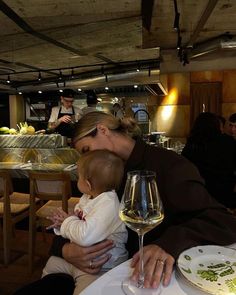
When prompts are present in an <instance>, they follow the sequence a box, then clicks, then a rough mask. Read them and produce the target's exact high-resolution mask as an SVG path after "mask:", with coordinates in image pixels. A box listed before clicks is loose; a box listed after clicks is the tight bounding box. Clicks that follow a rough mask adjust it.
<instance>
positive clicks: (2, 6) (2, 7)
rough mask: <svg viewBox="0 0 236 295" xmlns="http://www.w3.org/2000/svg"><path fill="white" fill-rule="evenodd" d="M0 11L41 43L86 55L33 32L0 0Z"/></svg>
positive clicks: (97, 56) (100, 57) (106, 59)
mask: <svg viewBox="0 0 236 295" xmlns="http://www.w3.org/2000/svg"><path fill="white" fill-rule="evenodd" d="M0 10H1V11H2V12H3V13H4V14H5V15H6V16H7V17H8V18H10V19H11V20H12V21H13V22H14V23H15V24H17V25H18V27H20V28H21V29H22V30H23V31H24V32H26V33H28V34H30V35H32V36H34V37H36V38H39V39H41V40H43V41H46V42H48V43H50V44H53V45H55V46H57V47H60V48H63V49H65V50H67V51H69V52H72V53H75V54H77V55H80V56H84V55H87V53H86V52H85V51H84V50H81V49H75V48H73V47H71V46H68V45H66V44H64V43H62V42H59V41H57V40H55V39H53V38H51V37H49V36H47V35H45V34H42V33H40V32H37V31H35V30H34V29H33V28H32V27H31V26H30V25H29V24H28V23H27V22H25V21H24V20H23V19H22V18H21V17H20V16H19V15H18V14H16V13H15V12H14V11H13V10H12V9H11V8H10V7H9V6H8V5H7V4H6V3H5V2H4V1H2V0H0ZM94 56H95V57H96V58H99V59H100V60H102V61H106V62H111V63H114V62H113V61H112V60H111V59H109V58H106V57H104V56H103V55H100V54H97V55H94Z"/></svg>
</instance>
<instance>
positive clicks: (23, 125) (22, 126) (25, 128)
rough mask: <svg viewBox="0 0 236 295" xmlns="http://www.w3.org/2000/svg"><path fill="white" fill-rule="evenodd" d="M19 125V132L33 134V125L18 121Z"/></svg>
mask: <svg viewBox="0 0 236 295" xmlns="http://www.w3.org/2000/svg"><path fill="white" fill-rule="evenodd" d="M19 124H20V126H19V127H18V128H19V131H20V134H30V135H33V134H35V129H34V127H33V126H31V125H30V126H29V125H28V123H27V122H24V123H22V122H20V123H19Z"/></svg>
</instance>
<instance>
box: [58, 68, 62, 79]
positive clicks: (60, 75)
mask: <svg viewBox="0 0 236 295" xmlns="http://www.w3.org/2000/svg"><path fill="white" fill-rule="evenodd" d="M58 79H59V80H62V72H61V70H60V72H59V77H58Z"/></svg>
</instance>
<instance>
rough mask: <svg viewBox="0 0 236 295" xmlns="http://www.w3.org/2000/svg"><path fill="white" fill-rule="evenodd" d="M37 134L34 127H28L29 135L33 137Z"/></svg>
mask: <svg viewBox="0 0 236 295" xmlns="http://www.w3.org/2000/svg"><path fill="white" fill-rule="evenodd" d="M34 133H35V129H34V127H33V126H31V125H30V126H28V127H27V134H30V135H33V134H34Z"/></svg>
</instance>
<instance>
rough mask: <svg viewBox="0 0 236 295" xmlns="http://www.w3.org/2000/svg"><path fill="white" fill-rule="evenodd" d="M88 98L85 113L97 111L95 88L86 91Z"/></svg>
mask: <svg viewBox="0 0 236 295" xmlns="http://www.w3.org/2000/svg"><path fill="white" fill-rule="evenodd" d="M86 94H87V98H86V103H87V107H84V108H83V115H85V114H87V113H90V112H95V111H97V103H98V99H97V95H96V93H95V92H94V91H93V90H88V91H86Z"/></svg>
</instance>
